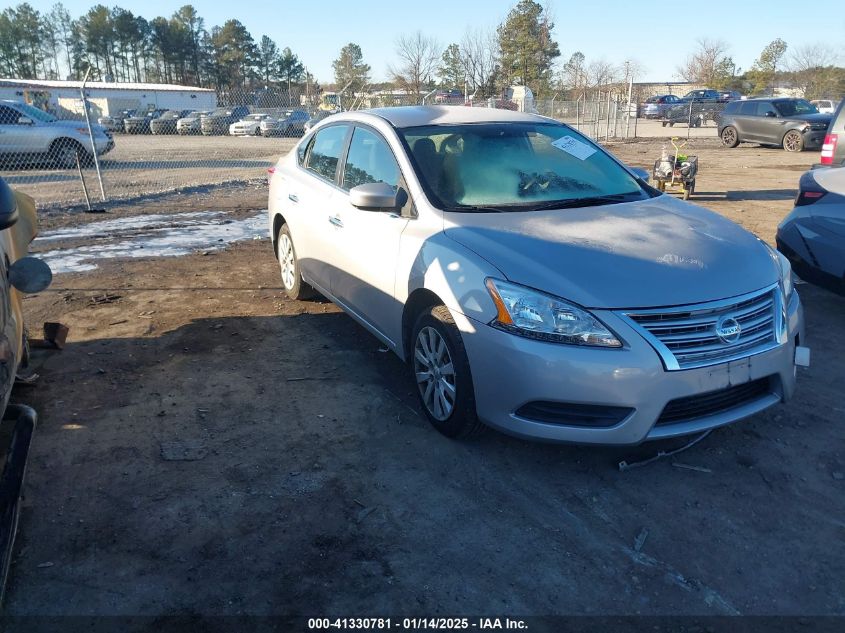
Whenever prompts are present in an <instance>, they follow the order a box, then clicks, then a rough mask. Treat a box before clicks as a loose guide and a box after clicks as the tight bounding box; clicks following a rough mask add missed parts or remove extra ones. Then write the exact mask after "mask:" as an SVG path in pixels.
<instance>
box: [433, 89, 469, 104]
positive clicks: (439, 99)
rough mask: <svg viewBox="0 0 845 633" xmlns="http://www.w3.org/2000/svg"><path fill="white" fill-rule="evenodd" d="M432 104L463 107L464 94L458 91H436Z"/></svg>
mask: <svg viewBox="0 0 845 633" xmlns="http://www.w3.org/2000/svg"><path fill="white" fill-rule="evenodd" d="M434 103H448V104H451V105H463V103H464V93H463V92H461V91H460V90H456V89H453V90H438V91H437V92H436V93H435V94H434Z"/></svg>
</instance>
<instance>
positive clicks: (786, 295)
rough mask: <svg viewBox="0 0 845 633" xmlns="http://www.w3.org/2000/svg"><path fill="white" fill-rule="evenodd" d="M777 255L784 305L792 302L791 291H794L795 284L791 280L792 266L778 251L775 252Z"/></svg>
mask: <svg viewBox="0 0 845 633" xmlns="http://www.w3.org/2000/svg"><path fill="white" fill-rule="evenodd" d="M775 252H776V253H777V254H778V264H779V265H780V284H781V288H783V300H784V303H786V305H789V302H790V301H791V300H792V291H793V290H794V289H795V283H794V282H793V280H792V264H790V263H789V260H788V259H787V258H786V256H785V255H784V254H783V253H781V252H780V251H775Z"/></svg>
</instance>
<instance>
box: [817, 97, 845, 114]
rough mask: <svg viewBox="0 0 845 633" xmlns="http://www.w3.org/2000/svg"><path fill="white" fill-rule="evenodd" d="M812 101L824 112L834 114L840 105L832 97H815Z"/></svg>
mask: <svg viewBox="0 0 845 633" xmlns="http://www.w3.org/2000/svg"><path fill="white" fill-rule="evenodd" d="M810 103H812V104H813V105H814V106H816V109H817V110H818V111H819V112H821V113H822V114H833V113H834V112H836V108H837V107H838V106H839V103H838V102H836V101H833V100H832V99H813V100H812V101H810Z"/></svg>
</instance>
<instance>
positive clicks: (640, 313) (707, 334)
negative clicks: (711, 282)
mask: <svg viewBox="0 0 845 633" xmlns="http://www.w3.org/2000/svg"><path fill="white" fill-rule="evenodd" d="M623 315H624V317H627V319H628V322H629V323H630V324H631V325H632V326H633V327H634V328H635V329H637V330H638V331H639V332H640V333H641V334H642V335H643V336H644V337H645V339H646V340H647V341H648V342H649V343H650V344H651V345H652V347H654V348H655V350H656V351H657V352H658V354H660V356H661V358H662V359H663V363H664V365H665V366H666V369H668V370H674V369H691V368H693V367H704V366H706V365H714V364H716V363H723V362H727V361H730V360H736V359H739V358H744V357H746V356H751V355H753V354H759V353H760V352H764V351H766V350H769V349H772V348H773V347H776V346H777V345H778V338H779V336H778V333H779V331H780V329H781V328H782V326H783V317H782V302H781V300H780V292H779V290H778V288H777V286H776V285H775V286H772V287H770V288H767V289H765V290H762V291H759V292H756V293H751V294H748V295H743V296H741V297H735V298H733V299H728V300H725V301H714V302H710V303H703V304H697V305H688V306H679V307H673V308H662V309H659V310H637V311H630V312H627V311H626V312H624V313H623ZM731 320H733V321H735V322H736V323H738V324H739V329H740V332H739V334H738V336H736V337H734V336H728V337H721V336H719V334H717V328H719V326H720V324H725V323H726V322H731ZM734 338H735V340H734Z"/></svg>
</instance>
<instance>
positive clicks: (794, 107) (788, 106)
mask: <svg viewBox="0 0 845 633" xmlns="http://www.w3.org/2000/svg"><path fill="white" fill-rule="evenodd" d="M775 109H776V110H777V111H778V113H779V114H780V115H781V116H795V115H801V114H818V113H819V110H818V108H816V106H814V105H813V104H812V103H810V102H809V101H805V100H804V99H794V100H792V101H775Z"/></svg>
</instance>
